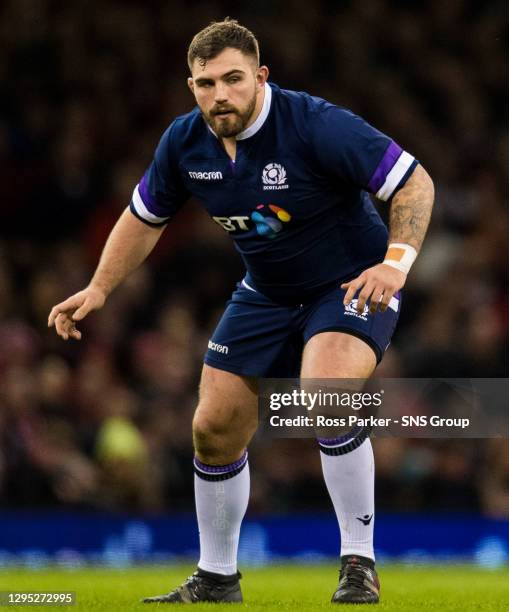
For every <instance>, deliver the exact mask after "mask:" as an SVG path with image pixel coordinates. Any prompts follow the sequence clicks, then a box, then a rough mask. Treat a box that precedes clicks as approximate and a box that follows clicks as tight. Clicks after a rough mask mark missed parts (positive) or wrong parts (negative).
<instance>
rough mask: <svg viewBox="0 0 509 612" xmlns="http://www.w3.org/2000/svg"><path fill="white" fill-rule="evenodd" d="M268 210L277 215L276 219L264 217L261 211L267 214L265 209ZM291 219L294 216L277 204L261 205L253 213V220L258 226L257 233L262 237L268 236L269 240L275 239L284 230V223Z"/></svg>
mask: <svg viewBox="0 0 509 612" xmlns="http://www.w3.org/2000/svg"><path fill="white" fill-rule="evenodd" d="M267 208H268V209H269V210H271V211H272V212H273V213H274V214H275V215H276V218H274V217H265V216H264V215H262V213H261V212H260V211H261V210H263V212H264V213H265V212H266V210H265V209H267ZM291 218H292V216H291V214H290V213H289V212H288V211H286V210H285V209H284V208H281V207H280V206H276V205H275V204H268V205H267V206H265V204H260V205H258V206H257V207H256V210H255V211H254V212H253V213H251V219H252V220H253V221H254V222H255V224H256V231H257V232H258V233H259V234H260V236H266V237H267V238H275V237H276V235H277V234H278V233H279V232H280V231H281V230H282V229H283V223H288V222H289V221H290V220H291Z"/></svg>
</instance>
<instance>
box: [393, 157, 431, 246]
mask: <svg viewBox="0 0 509 612" xmlns="http://www.w3.org/2000/svg"><path fill="white" fill-rule="evenodd" d="M433 199H434V189H433V182H432V180H431V178H430V177H429V175H428V173H427V172H426V170H424V168H423V167H422V166H420V165H419V166H416V168H415V170H414V171H413V173H412V175H411V176H410V178H409V179H408V181H407V182H406V183H405V185H404V186H403V187H402V188H401V189H400V190H399V191H398V192H397V193H396V195H395V196H394V198H393V200H392V204H391V211H390V232H389V233H390V235H389V242H404V243H406V244H410V245H412V246H413V247H414V248H415V249H416V250H417V251H419V249H420V248H421V244H422V241H423V240H424V236H425V235H426V230H427V229H428V225H429V220H430V217H431V209H432V208H433Z"/></svg>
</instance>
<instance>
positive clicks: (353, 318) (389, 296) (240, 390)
mask: <svg viewBox="0 0 509 612" xmlns="http://www.w3.org/2000/svg"><path fill="white" fill-rule="evenodd" d="M188 63H189V68H190V72H191V76H190V77H189V79H188V85H189V88H190V90H191V91H192V93H193V95H194V97H195V99H196V103H197V106H196V107H195V108H194V109H193V110H192V111H191V112H190V113H188V114H186V115H184V116H181V117H178V118H177V119H175V120H174V121H173V123H171V125H170V126H169V127H168V129H167V130H166V131H165V132H164V134H163V136H162V138H161V140H160V142H159V144H158V146H157V148H156V151H155V155H154V159H153V161H152V163H151V164H150V166H149V168H148V170H147V171H146V172H145V174H144V175H143V177H142V178H141V180H140V182H139V184H138V185H137V186H136V188H135V189H134V193H133V197H132V201H131V203H130V206H129V208H127V209H126V210H125V211H124V212H123V214H122V215H121V216H120V219H119V220H118V222H117V223H116V225H115V227H114V228H113V230H112V232H111V234H110V236H109V238H108V240H107V242H106V245H105V247H104V251H103V253H102V256H101V259H100V262H99V264H98V267H97V270H96V272H95V274H94V276H93V278H92V280H91V282H90V284H89V285H88V286H87V287H86V288H85V289H83V290H82V291H80V292H78V293H76V294H75V295H73V296H71V297H69V298H68V299H67V300H65V301H64V302H62V303H60V304H58V305H56V306H55V307H54V308H53V309H52V310H51V313H50V315H49V321H48V325H49V326H52V325H55V327H56V331H57V333H58V334H59V335H60V336H61V337H62V338H63V339H64V340H67V339H69V338H73V339H76V340H79V339H80V338H81V332H80V331H79V330H78V329H77V328H76V323H77V322H79V321H81V320H82V319H83V318H84V317H85V316H87V315H88V314H89V313H90V312H91V311H93V310H97V309H98V308H101V307H102V306H103V305H104V303H105V300H106V298H107V297H108V295H109V294H110V293H111V291H112V290H113V289H114V288H115V287H116V286H117V285H118V284H119V283H120V282H121V281H122V280H123V279H125V278H126V276H127V275H128V274H129V273H130V272H131V271H132V270H134V269H135V268H136V267H137V266H139V265H140V264H141V262H142V261H143V260H144V259H145V258H146V257H147V256H148V254H149V253H150V252H151V251H152V249H153V248H154V246H155V244H156V243H157V241H158V239H159V237H160V236H161V233H162V232H163V231H164V228H165V227H166V225H167V223H168V222H169V221H170V219H171V217H173V215H174V214H175V213H176V212H177V210H178V209H179V208H180V207H181V206H183V204H184V203H185V202H186V200H188V198H189V197H190V196H194V197H195V198H197V199H198V200H199V201H200V202H201V203H202V204H203V206H204V207H205V209H206V210H207V212H208V213H209V214H210V216H211V217H212V219H213V220H214V221H215V222H216V223H218V224H219V225H220V226H221V227H222V228H223V229H224V230H225V231H226V232H228V233H229V234H230V236H231V237H232V239H233V241H234V243H235V247H236V248H237V250H238V252H239V253H240V255H241V257H242V259H243V261H244V263H245V267H246V275H245V277H244V278H243V279H242V280H241V281H240V282H239V283H238V286H237V288H236V290H235V291H234V292H233V295H232V297H231V299H230V300H229V302H228V303H227V306H226V309H225V311H224V314H223V316H222V318H221V320H220V321H219V324H218V326H217V328H216V330H215V332H214V334H213V336H212V338H211V339H210V342H209V346H208V350H207V353H206V355H205V359H204V361H205V363H204V365H203V371H202V377H201V383H200V394H199V395H200V397H199V403H198V406H197V409H196V413H195V416H194V419H193V439H194V448H195V459H194V468H195V497H196V511H197V517H198V527H199V532H200V549H201V551H200V559H199V562H198V567H197V570H196V572H195V573H194V574H193V575H192V576H190V577H189V578H188V579H187V580H186V581H185V582H184V583H183V584H182V585H181V586H179V587H177V588H176V589H175V590H173V591H171V592H170V593H168V594H166V595H162V596H157V597H149V598H147V599H145V600H144V601H145V602H147V603H150V602H159V603H177V602H178V603H181V602H186V603H194V602H200V601H223V602H239V601H242V594H241V589H240V584H239V578H240V574H239V572H238V570H237V548H238V541H239V532H240V525H241V521H242V519H243V517H244V514H245V511H246V507H247V504H248V498H249V467H248V455H247V451H246V448H247V446H248V444H249V441H250V439H251V437H252V436H253V434H254V432H255V430H256V428H257V424H258V412H257V379H258V378H260V377H294V376H298V375H299V373H300V376H301V377H304V378H362V379H365V378H368V377H369V376H370V375H371V374H372V373H373V371H374V370H375V368H376V365H377V363H379V362H380V360H381V359H382V357H383V354H384V351H385V350H386V348H387V346H388V345H389V343H390V340H391V336H392V334H393V331H394V328H395V326H396V323H397V319H398V316H399V311H400V306H401V296H400V290H401V289H402V287H403V286H404V284H405V281H406V278H407V274H408V271H409V270H410V266H411V265H412V263H413V261H414V260H415V257H416V255H417V253H418V251H419V249H420V247H421V244H422V241H423V238H424V235H425V232H426V229H427V226H428V223H429V219H430V214H431V209H432V205H433V197H434V191H433V183H432V181H431V179H430V177H429V176H428V174H427V173H426V171H425V170H424V168H423V167H422V165H420V164H419V163H418V161H417V160H416V159H415V158H414V157H413V156H412V155H411V154H410V153H408V152H406V151H404V150H403V149H402V148H401V147H400V146H399V145H398V144H396V143H395V142H394V141H393V140H391V139H390V138H388V137H387V136H385V135H384V134H382V133H381V132H379V131H378V130H376V129H374V128H373V127H371V126H370V125H369V124H367V123H366V122H365V121H364V120H363V119H361V118H360V117H358V116H356V115H354V114H353V113H351V112H350V111H348V110H346V109H344V108H340V107H338V106H336V105H334V104H331V103H329V102H327V101H325V100H323V99H320V98H317V97H313V96H311V95H308V94H307V93H303V92H295V91H288V90H284V89H280V88H279V87H278V86H277V85H275V84H273V83H270V84H269V83H268V81H267V79H268V74H269V71H268V68H267V67H266V66H263V65H260V61H259V48H258V43H257V40H256V38H255V37H254V35H253V34H252V33H251V32H250V31H249V30H248V29H246V28H245V27H243V26H241V25H240V24H238V23H237V22H236V21H235V20H230V19H226V20H224V21H222V22H215V23H212V24H211V25H209V26H208V27H207V28H205V29H204V30H202V31H201V32H199V33H198V34H196V36H195V37H194V39H193V40H192V42H191V44H190V47H189V50H188ZM331 78H332V75H331ZM369 193H370V194H373V195H374V196H376V197H377V198H378V199H380V200H383V201H385V202H387V203H388V206H390V213H389V226H390V227H389V231H388V230H387V227H386V226H385V224H384V223H383V222H382V220H381V218H380V216H379V215H378V213H377V211H376V209H375V207H374V206H373V203H372V201H371V199H370V197H369V195H368V194H369ZM318 442H319V447H320V457H321V462H322V467H323V474H324V478H325V482H326V485H327V489H328V491H329V493H330V497H331V499H332V502H333V505H334V508H335V512H336V515H337V518H338V522H339V527H340V531H341V555H340V556H341V568H340V578H339V585H338V587H337V589H336V591H335V593H334V594H333V597H332V601H333V602H337V603H350V602H355V603H376V602H378V600H379V588H380V587H379V581H378V578H377V574H376V571H375V557H374V552H373V524H374V512H375V509H374V461H373V451H372V447H371V443H370V440H369V437H368V435H367V432H366V431H365V430H363V429H362V428H360V429H359V428H356V429H355V430H353V431H352V432H351V434H350V435H347V436H342V437H341V438H320V439H319V440H318Z"/></svg>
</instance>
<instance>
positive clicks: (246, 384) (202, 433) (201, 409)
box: [193, 364, 258, 449]
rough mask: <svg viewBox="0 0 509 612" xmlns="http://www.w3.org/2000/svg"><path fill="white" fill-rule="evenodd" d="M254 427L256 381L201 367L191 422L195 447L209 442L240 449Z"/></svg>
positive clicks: (256, 411) (255, 422)
mask: <svg viewBox="0 0 509 612" xmlns="http://www.w3.org/2000/svg"><path fill="white" fill-rule="evenodd" d="M257 425H258V384H257V380H256V379H255V378H251V377H247V376H239V375H238V374H233V373H232V372H228V371H226V370H220V369H218V368H214V367H211V366H209V365H207V364H204V365H203V370H202V375H201V381H200V397H199V402H198V407H197V409H196V412H195V415H194V419H193V434H194V437H195V443H196V442H198V443H199V442H200V440H201V441H203V439H206V438H209V439H211V438H212V439H215V440H217V442H218V443H221V442H222V443H223V444H224V446H225V448H226V446H235V447H237V446H238V447H239V448H240V449H243V448H245V446H246V445H247V443H248V442H249V440H250V439H251V437H252V436H253V434H254V432H255V431H256V428H257Z"/></svg>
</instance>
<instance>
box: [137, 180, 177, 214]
mask: <svg viewBox="0 0 509 612" xmlns="http://www.w3.org/2000/svg"><path fill="white" fill-rule="evenodd" d="M132 202H133V206H134V209H135V210H136V212H137V213H138V214H139V215H140V217H141V218H142V219H145V221H148V222H149V223H165V222H166V221H168V219H169V218H170V217H158V216H156V215H154V214H152V213H151V212H150V211H149V210H148V208H147V207H146V206H145V204H144V203H143V200H142V199H141V195H140V192H139V189H138V185H136V187H135V188H134V191H133V199H132Z"/></svg>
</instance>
